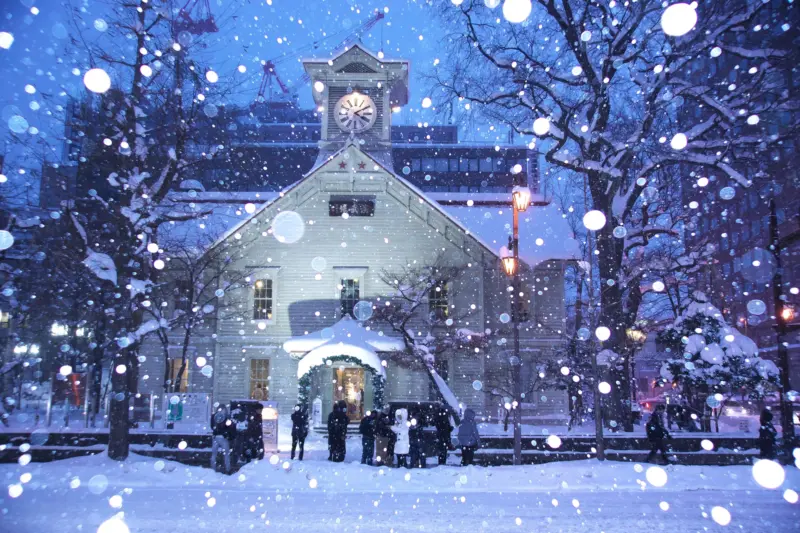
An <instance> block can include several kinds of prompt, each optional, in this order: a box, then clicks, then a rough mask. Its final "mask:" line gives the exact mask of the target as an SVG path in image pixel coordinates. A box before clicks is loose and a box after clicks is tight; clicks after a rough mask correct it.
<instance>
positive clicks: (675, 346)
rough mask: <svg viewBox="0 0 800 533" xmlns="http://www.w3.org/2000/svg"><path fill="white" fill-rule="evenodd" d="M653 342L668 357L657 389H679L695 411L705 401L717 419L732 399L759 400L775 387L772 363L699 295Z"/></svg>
mask: <svg viewBox="0 0 800 533" xmlns="http://www.w3.org/2000/svg"><path fill="white" fill-rule="evenodd" d="M658 339H659V341H660V342H661V343H663V344H664V345H665V346H666V347H667V350H668V351H669V352H670V354H671V358H670V359H668V360H667V361H665V362H664V364H663V365H662V366H661V372H660V374H661V379H660V381H661V383H662V384H664V383H676V384H677V385H679V386H680V387H681V389H682V391H683V393H684V394H685V396H686V398H687V399H688V400H689V402H690V403H691V404H692V405H693V406H694V407H696V408H698V409H702V408H703V406H702V402H703V401H704V399H705V398H707V397H709V396H711V397H712V398H713V400H711V401H710V402H709V403H708V405H709V406H710V407H715V408H716V410H715V415H716V416H717V417H718V416H719V413H720V412H721V411H722V409H723V407H724V404H725V402H727V401H728V400H730V399H731V398H733V397H734V396H736V395H739V396H741V397H749V398H751V399H757V398H761V397H763V396H764V394H766V392H768V390H769V389H770V388H772V387H774V386H777V384H778V374H779V372H778V368H777V367H776V366H775V363H773V362H772V361H769V360H767V359H762V358H760V357H759V356H758V346H756V343H755V342H753V340H752V339H750V338H749V337H747V336H745V335H742V334H741V333H740V332H739V331H738V330H737V329H736V328H734V327H732V326H730V325H728V324H727V323H726V322H725V319H724V317H723V316H722V313H721V312H720V311H719V309H717V308H716V307H714V306H713V305H712V304H711V303H710V302H709V301H708V299H707V298H706V296H705V295H704V294H702V293H699V292H696V293H694V294H693V295H692V298H691V303H690V304H689V305H688V306H687V307H686V309H685V310H684V311H683V312H682V313H681V315H680V316H679V317H678V318H677V319H676V320H675V322H674V323H673V324H672V325H671V326H670V327H668V328H667V329H665V330H664V331H662V332H661V333H660V334H659V336H658Z"/></svg>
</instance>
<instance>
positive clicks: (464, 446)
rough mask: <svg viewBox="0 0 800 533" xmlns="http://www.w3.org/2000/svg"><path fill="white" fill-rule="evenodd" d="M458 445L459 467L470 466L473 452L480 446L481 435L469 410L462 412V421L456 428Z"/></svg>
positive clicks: (473, 455) (471, 411)
mask: <svg viewBox="0 0 800 533" xmlns="http://www.w3.org/2000/svg"><path fill="white" fill-rule="evenodd" d="M458 444H459V445H460V446H461V466H467V465H471V464H472V462H473V459H474V458H475V450H477V449H478V447H479V446H480V445H481V435H480V433H478V424H477V423H476V422H475V411H473V410H472V409H470V408H467V409H466V410H465V411H464V419H463V420H462V421H461V425H460V426H458Z"/></svg>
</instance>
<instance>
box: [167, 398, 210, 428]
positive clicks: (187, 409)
mask: <svg viewBox="0 0 800 533" xmlns="http://www.w3.org/2000/svg"><path fill="white" fill-rule="evenodd" d="M164 412H165V413H166V414H167V416H166V420H167V422H188V423H195V424H208V421H209V420H210V418H211V398H210V397H209V395H208V394H203V393H197V392H192V393H188V392H184V393H181V392H174V393H171V394H165V395H164Z"/></svg>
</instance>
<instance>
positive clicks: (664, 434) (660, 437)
mask: <svg viewBox="0 0 800 533" xmlns="http://www.w3.org/2000/svg"><path fill="white" fill-rule="evenodd" d="M664 411H666V408H665V407H664V405H663V404H660V405H657V406H656V408H655V409H654V410H653V414H652V415H650V420H648V421H647V426H646V428H645V430H646V431H647V439H648V440H649V441H650V453H649V454H648V455H647V462H651V461H653V459H655V458H656V453H658V452H661V458H662V459H663V460H664V463H665V464H670V460H669V456H668V455H667V445H666V443H665V441H666V439H669V438H671V437H670V435H669V431H667V428H665V427H664V418H663V417H664Z"/></svg>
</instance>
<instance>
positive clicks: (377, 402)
mask: <svg viewBox="0 0 800 533" xmlns="http://www.w3.org/2000/svg"><path fill="white" fill-rule="evenodd" d="M328 361H330V362H331V365H333V364H335V363H348V364H352V365H356V366H360V367H361V368H364V369H366V370H370V371H371V372H372V408H373V410H375V411H380V410H381V409H383V407H384V404H383V401H384V393H385V390H386V378H385V377H384V376H383V375H381V373H380V372H379V371H378V369H376V368H373V367H372V366H370V365H368V364H365V363H364V362H362V361H361V360H360V359H357V358H355V357H351V356H349V355H335V356H333V357H326V358H325V361H324V363H325V364H327V362H328ZM321 366H322V365H317V366H314V367H312V368H310V369H309V370H308V372H306V373H305V374H303V376H302V377H301V378H300V379H299V380H298V382H297V389H298V390H297V403H299V404H300V405H305V406H306V407H307V408H310V404H309V396H310V395H311V375H312V373H313V372H314V371H316V370H317V369H318V368H319V367H321Z"/></svg>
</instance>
